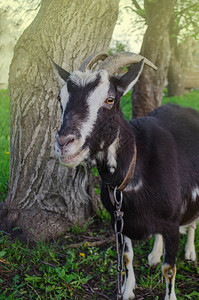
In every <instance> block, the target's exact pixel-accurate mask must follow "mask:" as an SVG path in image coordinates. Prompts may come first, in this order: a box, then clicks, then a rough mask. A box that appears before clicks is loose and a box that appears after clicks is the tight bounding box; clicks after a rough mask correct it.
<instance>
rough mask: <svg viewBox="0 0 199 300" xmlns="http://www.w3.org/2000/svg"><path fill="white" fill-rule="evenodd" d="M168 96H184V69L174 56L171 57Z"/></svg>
mask: <svg viewBox="0 0 199 300" xmlns="http://www.w3.org/2000/svg"><path fill="white" fill-rule="evenodd" d="M168 96H169V97H172V96H184V69H183V68H182V63H181V62H180V61H179V60H178V57H177V56H175V55H174V54H172V55H171V59H170V64H169V71H168Z"/></svg>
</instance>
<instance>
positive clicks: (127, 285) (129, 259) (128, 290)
mask: <svg viewBox="0 0 199 300" xmlns="http://www.w3.org/2000/svg"><path fill="white" fill-rule="evenodd" d="M124 241H125V244H126V246H127V249H128V250H127V251H125V252H124V256H125V258H126V269H127V270H128V276H127V278H125V282H124V284H123V286H122V291H123V299H124V300H126V299H133V298H134V297H135V295H134V293H133V290H134V289H135V274H134V270H133V248H132V243H131V239H129V238H128V237H127V236H124Z"/></svg>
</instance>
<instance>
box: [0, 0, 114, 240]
mask: <svg viewBox="0 0 199 300" xmlns="http://www.w3.org/2000/svg"><path fill="white" fill-rule="evenodd" d="M117 15H118V0H106V1H105V0H100V1H86V0H81V1H80V0H79V1H72V0H68V1H61V0H59V1H58V0H50V1H46V0H43V1H42V3H41V7H40V10H39V13H38V15H37V16H36V18H35V19H34V21H33V22H32V23H31V25H30V26H29V27H28V28H27V29H26V30H25V31H24V33H23V35H22V36H21V37H20V39H19V41H18V43H17V45H16V47H15V53H14V58H13V60H12V64H11V67H10V79H9V91H10V107H11V140H10V160H11V162H10V179H9V191H8V197H7V199H6V201H5V202H4V203H3V205H1V216H2V217H3V222H2V226H4V228H5V227H6V230H9V231H11V232H12V229H13V228H14V227H15V228H16V227H17V228H18V227H19V229H17V230H15V231H14V233H16V234H17V235H18V237H19V238H23V237H28V238H29V239H37V238H41V237H44V238H46V239H47V238H52V237H56V236H57V235H59V234H60V233H63V232H64V231H65V230H66V228H67V226H68V225H69V224H74V222H81V221H82V220H85V219H86V220H87V219H88V217H89V216H90V215H91V213H92V212H93V203H92V201H90V200H89V197H90V196H91V188H90V186H89V180H88V178H89V176H90V174H88V176H86V174H84V176H83V177H82V178H80V175H78V174H76V173H75V171H74V170H71V169H67V168H64V167H62V166H61V165H59V163H58V162H57V160H56V158H55V157H54V141H55V134H56V131H57V129H58V128H59V125H60V109H59V107H58V103H57V101H56V97H57V93H58V89H59V88H58V86H57V82H56V79H55V76H54V73H53V71H52V68H51V65H50V61H49V57H52V58H53V59H54V60H55V62H56V63H58V64H59V65H61V66H62V67H63V68H65V69H67V70H68V71H69V72H71V71H72V70H74V69H77V68H79V66H80V64H81V62H82V60H83V59H85V58H86V57H87V56H88V55H89V54H90V53H92V52H94V51H102V50H107V49H108V46H109V42H110V39H111V36H112V32H113V29H114V25H115V22H116V20H117ZM75 176H76V177H77V178H76V180H75V181H73V179H74V177H75Z"/></svg>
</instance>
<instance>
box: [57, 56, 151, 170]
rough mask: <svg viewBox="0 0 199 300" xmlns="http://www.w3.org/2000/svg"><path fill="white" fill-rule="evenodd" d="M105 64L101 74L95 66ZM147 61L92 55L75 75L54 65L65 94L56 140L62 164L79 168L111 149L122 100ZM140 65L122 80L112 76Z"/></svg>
mask: <svg viewBox="0 0 199 300" xmlns="http://www.w3.org/2000/svg"><path fill="white" fill-rule="evenodd" d="M99 60H102V61H103V62H102V63H101V65H100V67H99V69H98V70H97V71H91V70H90V69H91V68H92V66H93V65H94V64H95V63H96V62H97V61H99ZM144 62H145V63H146V64H148V65H149V66H151V67H153V68H154V69H156V67H155V66H154V65H153V64H152V63H151V62H149V61H148V60H147V59H145V58H143V57H142V56H140V55H137V54H134V53H120V54H115V55H111V56H107V55H106V54H104V53H100V54H97V55H92V56H90V57H89V58H87V59H86V61H85V62H84V63H83V64H82V66H81V67H80V71H75V72H73V73H72V74H70V73H68V72H67V71H65V70H63V69H62V68H60V67H59V66H58V65H56V64H55V63H54V62H53V61H52V64H53V67H54V70H55V73H56V75H57V77H58V80H59V82H60V84H61V90H60V93H59V95H58V99H59V101H60V105H61V109H62V117H61V128H60V130H59V131H58V133H57V136H56V144H55V150H56V154H57V155H58V157H59V159H60V162H61V163H62V164H64V165H65V166H68V167H75V166H77V165H79V164H80V163H81V162H82V161H84V160H86V159H87V158H93V157H94V156H95V155H96V154H97V152H99V151H102V150H103V148H104V147H108V146H109V145H110V144H111V143H112V142H113V141H114V139H115V138H116V136H117V126H118V120H119V117H120V115H121V109H120V99H121V97H122V95H124V94H126V93H127V92H128V91H129V90H130V89H131V88H132V87H133V85H134V84H135V83H136V81H137V80H138V78H139V76H140V74H141V72H142V68H143V65H144ZM132 63H136V65H135V67H134V68H133V69H132V70H130V71H128V72H127V73H126V74H125V75H123V76H122V77H121V78H120V79H117V78H115V77H113V76H112V75H113V74H114V73H115V72H116V71H117V70H118V69H119V68H121V67H122V66H125V65H128V64H132Z"/></svg>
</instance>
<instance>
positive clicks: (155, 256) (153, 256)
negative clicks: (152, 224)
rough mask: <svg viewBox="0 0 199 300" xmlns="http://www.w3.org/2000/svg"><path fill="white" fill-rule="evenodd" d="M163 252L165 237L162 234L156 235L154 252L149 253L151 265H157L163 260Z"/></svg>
mask: <svg viewBox="0 0 199 300" xmlns="http://www.w3.org/2000/svg"><path fill="white" fill-rule="evenodd" d="M162 253H163V239H162V235H161V234H156V235H155V242H154V245H153V250H152V252H151V253H150V254H149V255H148V263H149V266H151V267H152V266H154V267H155V266H157V265H158V264H159V263H160V261H161V256H162Z"/></svg>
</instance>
